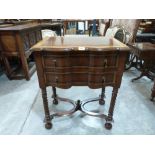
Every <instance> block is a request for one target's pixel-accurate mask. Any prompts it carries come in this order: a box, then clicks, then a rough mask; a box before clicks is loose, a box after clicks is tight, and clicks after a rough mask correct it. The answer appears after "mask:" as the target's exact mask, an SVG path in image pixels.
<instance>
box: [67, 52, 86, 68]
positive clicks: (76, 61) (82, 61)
mask: <svg viewBox="0 0 155 155" xmlns="http://www.w3.org/2000/svg"><path fill="white" fill-rule="evenodd" d="M70 60H71V64H72V66H89V57H88V55H86V54H76V53H75V54H74V55H72V56H71V59H70Z"/></svg>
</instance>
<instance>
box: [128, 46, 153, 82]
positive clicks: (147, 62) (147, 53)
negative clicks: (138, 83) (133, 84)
mask: <svg viewBox="0 0 155 155" xmlns="http://www.w3.org/2000/svg"><path fill="white" fill-rule="evenodd" d="M128 46H129V47H130V49H131V52H132V53H133V54H134V55H135V56H136V57H138V59H139V60H141V63H140V65H139V64H138V65H139V66H137V68H138V69H139V70H140V71H141V75H140V76H139V77H137V78H134V79H132V81H135V80H138V79H140V78H141V77H143V76H147V77H148V78H150V79H151V80H153V79H154V73H155V44H151V43H134V44H131V43H130V44H128ZM132 63H133V66H135V64H134V63H135V62H134V60H133V62H132ZM132 63H131V65H132Z"/></svg>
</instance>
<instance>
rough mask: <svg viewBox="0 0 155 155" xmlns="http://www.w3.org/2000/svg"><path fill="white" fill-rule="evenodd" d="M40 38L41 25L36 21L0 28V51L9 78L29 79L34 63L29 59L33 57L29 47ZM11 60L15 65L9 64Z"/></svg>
mask: <svg viewBox="0 0 155 155" xmlns="http://www.w3.org/2000/svg"><path fill="white" fill-rule="evenodd" d="M41 39H42V35H41V26H40V25H39V24H37V23H29V24H22V25H14V26H10V27H4V28H0V44H1V48H2V49H1V53H2V58H3V61H4V66H5V70H6V75H7V76H8V78H9V79H23V78H26V80H29V79H30V77H31V75H32V74H33V73H34V71H35V65H34V62H32V61H30V60H32V59H33V58H32V55H31V53H32V52H31V51H30V50H29V49H30V47H32V46H33V45H34V44H36V43H37V42H38V41H40V40H41ZM11 60H14V61H16V62H17V63H16V64H17V66H14V64H13V65H11Z"/></svg>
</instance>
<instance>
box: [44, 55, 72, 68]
mask: <svg viewBox="0 0 155 155" xmlns="http://www.w3.org/2000/svg"><path fill="white" fill-rule="evenodd" d="M44 57H45V59H44V66H45V67H47V68H49V67H54V68H57V67H70V61H69V60H70V59H69V57H68V56H64V57H59V56H44Z"/></svg>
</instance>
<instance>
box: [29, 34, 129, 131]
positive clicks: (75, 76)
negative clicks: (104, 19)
mask: <svg viewBox="0 0 155 155" xmlns="http://www.w3.org/2000/svg"><path fill="white" fill-rule="evenodd" d="M31 50H32V51H34V56H35V60H36V68H37V74H38V80H39V86H40V88H41V90H42V98H43V105H44V111H45V127H46V128H47V129H50V128H51V127H52V123H51V120H52V119H53V118H54V117H55V116H66V115H71V114H73V113H74V112H76V111H77V110H80V111H81V112H84V113H86V114H88V115H90V116H95V117H100V118H102V119H105V120H106V123H105V127H106V128H107V129H111V128H112V124H111V123H112V121H113V111H114V106H115V101H116V97H117V93H118V89H119V87H120V85H121V80H122V75H123V71H124V64H125V60H126V56H127V54H128V52H129V48H128V47H127V46H126V45H124V44H123V43H121V42H119V41H118V40H116V39H109V38H105V37H78V38H77V37H51V38H45V39H44V40H43V41H41V42H39V43H38V44H36V45H35V46H34V47H32V49H31ZM48 86H52V90H53V104H58V102H59V101H62V100H63V101H65V102H68V103H70V104H72V105H73V106H74V108H73V109H71V110H70V111H68V112H57V113H54V114H51V115H50V110H49V107H48V100H47V91H46V87H48ZM72 86H88V87H90V88H92V89H97V88H102V91H101V94H100V96H99V97H97V98H95V99H88V100H85V101H80V100H78V101H73V100H69V99H64V98H60V97H59V96H58V95H57V93H56V87H59V88H65V89H67V88H70V87H72ZM107 86H111V87H113V91H112V97H111V101H110V106H109V111H108V112H107V113H108V115H106V114H103V113H102V114H101V113H96V112H93V111H88V110H87V108H86V106H85V105H86V104H87V103H89V102H93V101H99V104H101V105H104V102H105V101H104V96H105V88H106V87H107ZM77 95H78V94H77Z"/></svg>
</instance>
